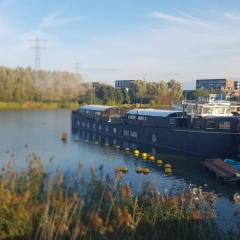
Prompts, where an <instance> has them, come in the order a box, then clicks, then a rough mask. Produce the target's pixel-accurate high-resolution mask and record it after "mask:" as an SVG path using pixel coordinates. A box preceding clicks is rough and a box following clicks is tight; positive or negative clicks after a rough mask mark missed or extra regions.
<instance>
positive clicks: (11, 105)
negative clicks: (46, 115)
mask: <svg viewBox="0 0 240 240" xmlns="http://www.w3.org/2000/svg"><path fill="white" fill-rule="evenodd" d="M78 107H79V104H78V103H77V102H64V101H63V102H61V101H59V102H34V101H27V102H0V110H21V109H62V108H69V109H76V108H78Z"/></svg>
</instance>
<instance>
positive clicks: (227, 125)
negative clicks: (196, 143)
mask: <svg viewBox="0 0 240 240" xmlns="http://www.w3.org/2000/svg"><path fill="white" fill-rule="evenodd" d="M194 128H201V122H195V124H194ZM206 129H217V122H215V121H207V122H206ZM218 129H223V130H229V129H231V122H230V121H220V122H219V123H218Z"/></svg>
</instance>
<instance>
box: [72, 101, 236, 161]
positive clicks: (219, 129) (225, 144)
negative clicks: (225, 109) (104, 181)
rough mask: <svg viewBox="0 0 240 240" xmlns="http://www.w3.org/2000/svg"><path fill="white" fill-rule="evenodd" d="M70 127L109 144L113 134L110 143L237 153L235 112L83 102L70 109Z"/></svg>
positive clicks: (198, 152) (223, 154)
mask: <svg viewBox="0 0 240 240" xmlns="http://www.w3.org/2000/svg"><path fill="white" fill-rule="evenodd" d="M72 128H73V130H75V131H78V130H80V131H84V132H88V133H91V134H99V135H104V136H105V137H106V139H107V140H106V141H107V143H110V144H111V142H110V141H112V140H111V139H112V138H113V139H114V142H113V145H120V141H118V140H116V139H120V140H121V141H126V142H128V143H131V144H135V145H136V144H148V145H151V146H154V147H161V148H166V149H170V150H176V151H181V152H187V153H192V154H196V155H203V156H208V157H230V156H236V155H238V154H239V153H240V117H237V116H221V117H219V116H218V117H215V116H206V117H202V116H194V117H190V116H187V115H186V114H185V113H183V111H172V110H155V109H132V110H127V109H125V108H117V107H111V106H99V105H86V106H82V107H80V109H78V110H76V111H72ZM98 140H99V142H100V139H98ZM133 146H134V145H133ZM122 147H123V148H126V147H129V145H127V146H126V145H124V144H123V146H122ZM130 147H131V145H130Z"/></svg>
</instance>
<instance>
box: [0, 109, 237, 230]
mask: <svg viewBox="0 0 240 240" xmlns="http://www.w3.org/2000/svg"><path fill="white" fill-rule="evenodd" d="M70 115H71V111H70V110H27V111H0V167H2V166H3V165H4V164H5V163H6V162H7V161H9V160H14V163H15V167H16V168H17V169H21V168H22V167H23V166H25V164H26V161H25V159H26V156H27V155H28V154H29V153H37V154H40V155H41V156H42V158H43V159H44V161H45V166H46V167H47V168H49V169H51V168H61V169H62V170H63V171H66V172H74V171H76V170H77V169H78V166H79V162H81V163H83V166H84V169H85V174H86V175H88V173H89V168H90V167H95V168H98V167H100V166H101V165H102V166H103V170H104V172H105V173H110V174H114V167H115V166H116V165H120V166H128V167H129V172H128V174H126V177H125V178H126V181H130V182H131V183H132V185H133V187H134V188H135V189H137V188H138V187H139V186H140V185H141V183H143V181H150V182H153V183H154V184H156V185H157V186H158V187H159V188H160V191H161V192H169V193H172V194H174V193H176V192H178V191H181V190H183V189H185V188H187V187H188V186H189V184H190V183H191V184H194V185H196V186H203V185H204V184H207V190H208V191H214V192H216V193H217V196H218V200H217V210H218V223H219V224H221V225H222V226H225V227H226V226H227V227H234V226H235V225H236V223H237V222H238V220H240V215H239V213H240V205H237V204H234V202H233V200H232V196H233V194H234V193H235V192H237V191H240V189H239V188H237V187H233V186H222V185H220V184H219V183H218V182H216V180H215V179H212V178H211V177H210V176H208V175H207V174H206V173H205V172H204V171H203V169H202V166H201V160H202V159H199V158H196V157H193V156H186V155H180V154H176V153H175V154H174V153H164V152H162V153H161V152H160V153H159V154H160V158H161V159H162V160H163V161H164V162H165V163H166V162H168V163H171V164H172V166H173V174H172V175H171V176H168V175H166V174H165V173H164V171H163V169H162V168H159V167H156V166H155V165H154V164H153V163H149V162H146V161H143V160H140V159H136V158H134V156H133V155H131V154H125V153H124V152H122V151H119V152H117V151H115V150H114V149H112V148H105V147H104V146H101V145H94V144H93V143H91V142H90V143H88V144H86V143H84V142H83V139H80V141H78V142H76V141H75V139H76V138H79V136H77V135H75V134H73V133H71V122H70ZM63 131H67V132H68V133H69V136H70V137H69V141H68V142H67V143H66V144H65V143H63V142H62V141H61V140H60V138H61V135H62V133H63ZM140 150H141V149H140ZM51 157H54V164H53V165H52V164H50V163H49V161H48V160H49V159H50V158H51ZM137 166H148V167H149V168H151V170H152V173H151V174H149V175H147V176H145V175H137V174H136V173H135V169H136V167H137Z"/></svg>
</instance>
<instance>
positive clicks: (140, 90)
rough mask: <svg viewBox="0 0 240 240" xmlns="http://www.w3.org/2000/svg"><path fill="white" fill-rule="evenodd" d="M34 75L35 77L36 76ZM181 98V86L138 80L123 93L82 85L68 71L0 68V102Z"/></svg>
mask: <svg viewBox="0 0 240 240" xmlns="http://www.w3.org/2000/svg"><path fill="white" fill-rule="evenodd" d="M36 74H37V75H36ZM181 97H182V88H181V84H180V83H179V82H177V81H175V80H171V81H169V82H166V81H161V82H147V81H143V80H138V81H136V83H135V84H134V85H133V87H132V88H129V89H127V88H126V89H124V90H122V91H120V90H116V89H115V88H114V87H113V86H111V85H107V84H99V86H98V87H95V88H93V87H92V84H91V83H82V82H81V76H80V75H76V74H73V73H69V72H60V71H40V72H38V73H36V72H34V71H33V70H32V69H31V68H21V67H17V68H15V69H11V68H7V67H3V66H2V67H0V101H1V102H26V101H52V102H54V101H76V100H78V102H79V103H95V104H111V105H114V104H122V103H143V104H149V103H151V104H164V105H168V104H171V102H172V101H176V100H179V99H180V98H181Z"/></svg>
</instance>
